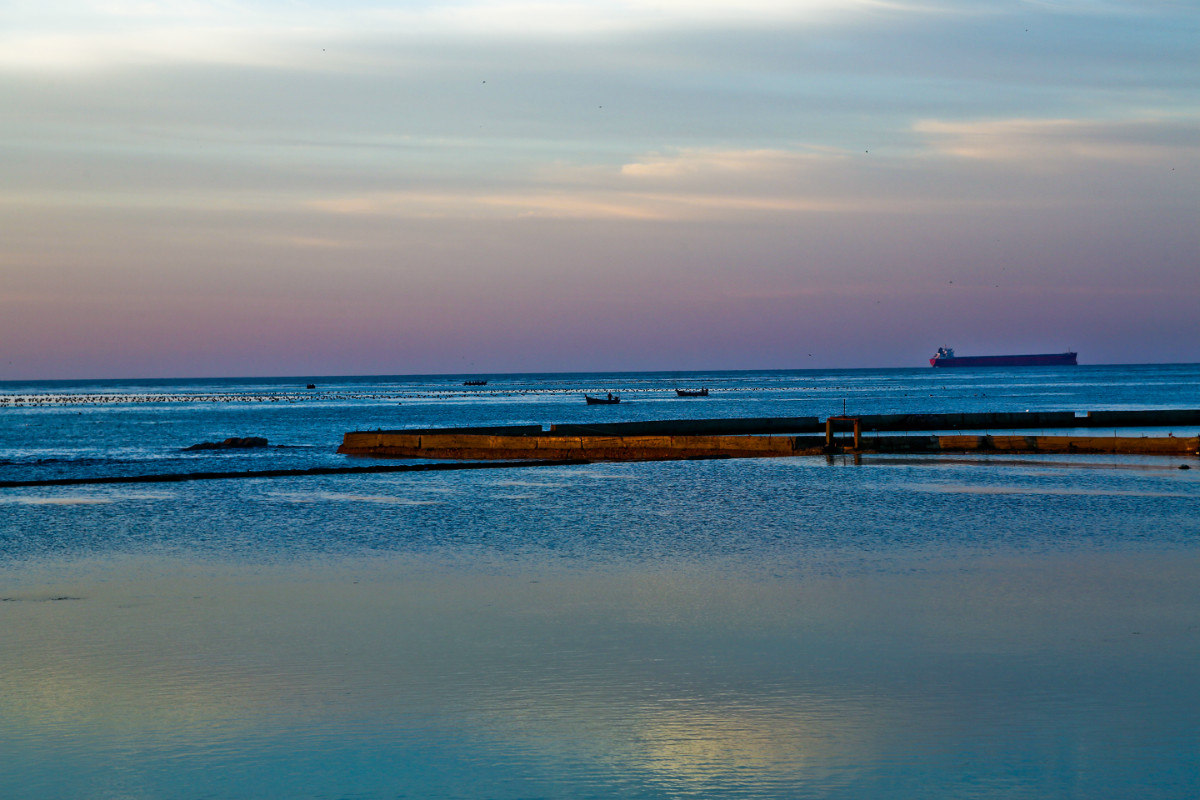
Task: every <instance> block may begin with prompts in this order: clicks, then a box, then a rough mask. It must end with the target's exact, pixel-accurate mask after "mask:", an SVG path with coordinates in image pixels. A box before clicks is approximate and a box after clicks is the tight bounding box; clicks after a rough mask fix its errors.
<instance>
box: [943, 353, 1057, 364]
mask: <svg viewBox="0 0 1200 800" xmlns="http://www.w3.org/2000/svg"><path fill="white" fill-rule="evenodd" d="M1076 355H1077V354H1076V353H1041V354H1037V355H1024V356H954V357H953V358H938V357H934V358H931V359H929V365H930V366H931V367H1070V366H1075V365H1076V364H1077V363H1078V362H1077V361H1076Z"/></svg>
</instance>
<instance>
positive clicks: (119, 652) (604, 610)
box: [0, 554, 1200, 798]
mask: <svg viewBox="0 0 1200 800" xmlns="http://www.w3.org/2000/svg"><path fill="white" fill-rule="evenodd" d="M1196 562H1197V559H1196V558H1195V557H1194V556H1180V555H1179V554H1174V555H1170V556H1165V555H1164V556H1154V555H1152V554H1140V555H1128V554H1125V555H1122V554H1093V555H1083V554H1074V555H1069V556H1067V555H1064V556H1061V557H1057V558H1050V559H1047V558H1046V557H1040V558H1038V559H1029V558H1020V557H1012V558H999V557H994V558H988V559H972V560H968V561H961V562H943V563H940V564H930V563H925V564H917V563H913V564H911V565H909V567H908V568H907V569H905V570H892V571H889V572H886V573H863V574H858V575H843V576H841V577H838V578H832V577H820V576H808V577H800V576H795V575H792V576H789V577H786V578H773V577H770V576H766V575H763V574H741V575H738V574H731V572H730V571H729V570H726V569H722V570H710V569H702V568H699V567H697V566H695V565H690V566H687V565H675V566H670V565H666V564H662V563H659V564H657V565H655V566H654V567H652V568H648V569H641V570H638V569H630V568H628V567H626V568H622V569H615V568H608V569H597V568H573V569H564V568H563V567H562V565H556V564H554V563H549V562H535V561H528V562H524V563H523V564H520V565H517V564H514V563H508V564H505V565H497V564H490V565H489V564H487V563H483V562H479V561H475V562H472V563H470V564H464V563H457V564H450V563H447V562H445V561H442V560H439V559H431V558H425V559H421V558H416V557H411V556H404V557H399V556H397V557H393V558H389V559H372V560H369V561H364V560H357V559H348V558H343V559H332V560H331V559H319V560H307V561H304V562H294V561H293V562H286V563H279V564H275V565H261V564H260V565H258V566H254V567H250V566H245V565H241V566H239V565H231V564H228V563H216V562H212V563H203V562H194V561H181V560H179V559H177V558H140V559H137V560H125V559H116V560H112V561H105V562H98V561H88V562H76V563H67V562H62V563H57V564H51V563H48V562H47V563H43V564H42V565H41V566H40V567H38V568H37V569H36V570H34V571H30V569H29V568H28V566H27V567H26V568H25V569H23V570H19V571H17V570H8V571H5V572H4V573H3V574H2V575H0V578H2V579H3V585H4V586H5V587H8V588H6V589H4V590H3V601H0V625H2V626H3V630H4V633H5V643H4V647H3V649H2V650H0V674H2V675H4V676H5V684H4V685H5V690H4V692H3V693H0V750H3V752H5V753H6V758H5V759H4V760H3V762H2V763H0V788H2V789H4V792H3V794H4V796H12V797H53V796H61V797H66V796H71V797H112V796H131V797H167V798H175V797H179V798H184V797H205V796H232V795H236V796H256V795H264V794H266V795H272V796H280V795H281V794H284V795H290V796H300V797H342V796H364V797H391V796H395V795H397V794H408V795H409V796H419V797H468V796H492V797H503V798H507V797H514V798H515V797H527V796H531V795H534V796H572V797H603V796H625V797H710V796H726V797H764V796H766V797H792V796H797V795H801V796H803V795H810V796H830V795H836V796H852V797H899V796H917V794H919V793H920V790H922V789H923V790H928V788H929V786H930V781H931V776H936V782H937V785H938V786H939V788H940V789H943V790H945V793H946V794H947V795H953V796H959V797H1013V796H1025V797H1034V796H1043V795H1044V794H1045V793H1046V792H1047V790H1051V791H1050V793H1053V792H1054V791H1060V790H1069V791H1068V793H1069V794H1073V795H1076V796H1089V797H1091V796H1115V795H1114V794H1113V791H1112V790H1113V787H1123V786H1125V787H1127V786H1131V785H1134V784H1136V783H1137V782H1138V781H1140V780H1142V779H1144V778H1145V777H1146V767H1145V766H1144V765H1142V764H1141V763H1140V762H1139V761H1137V760H1131V759H1129V758H1127V757H1126V755H1127V753H1128V752H1130V751H1153V752H1155V753H1157V758H1158V759H1159V760H1160V762H1165V763H1167V764H1187V763H1191V764H1193V765H1194V764H1195V759H1196V753H1197V752H1200V751H1198V750H1197V749H1196V747H1195V745H1196V733H1195V732H1196V730H1197V728H1196V727H1195V724H1194V723H1195V716H1194V709H1195V708H1196V707H1197V700H1200V690H1198V688H1197V687H1200V681H1198V680H1197V678H1200V667H1198V666H1197V665H1200V658H1198V656H1200V652H1198V650H1200V631H1198V625H1197V620H1198V619H1200V599H1198V598H1197V595H1196V593H1195V591H1194V589H1193V585H1194V584H1193V580H1192V579H1193V577H1194V575H1195V574H1196V567H1197V566H1198V564H1197V563H1196ZM55 598H61V599H58V600H55ZM1194 776H1195V773H1194V772H1193V773H1188V774H1184V773H1182V772H1181V773H1176V774H1173V775H1172V774H1168V775H1166V777H1163V778H1162V780H1163V781H1164V783H1163V784H1161V785H1163V786H1164V787H1166V788H1168V789H1170V790H1171V791H1183V790H1186V789H1188V788H1194V783H1195V780H1196V779H1195V777H1194ZM1162 796H1171V795H1169V794H1164V795H1162ZM1174 796H1184V794H1177V795H1174Z"/></svg>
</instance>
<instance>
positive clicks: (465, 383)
mask: <svg viewBox="0 0 1200 800" xmlns="http://www.w3.org/2000/svg"><path fill="white" fill-rule="evenodd" d="M463 386H487V381H463Z"/></svg>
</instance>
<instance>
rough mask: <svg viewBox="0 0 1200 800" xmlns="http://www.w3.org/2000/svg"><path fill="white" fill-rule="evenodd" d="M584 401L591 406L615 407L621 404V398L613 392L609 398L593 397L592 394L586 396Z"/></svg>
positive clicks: (609, 394)
mask: <svg viewBox="0 0 1200 800" xmlns="http://www.w3.org/2000/svg"><path fill="white" fill-rule="evenodd" d="M583 399H584V400H586V401H587V404H588V405H589V406H613V405H616V404H617V403H619V402H621V398H620V397H618V396H617V395H615V394H613V393H612V392H609V393H608V397H592V396H591V395H590V394H585V395H584V396H583Z"/></svg>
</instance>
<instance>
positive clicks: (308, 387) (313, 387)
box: [304, 383, 317, 389]
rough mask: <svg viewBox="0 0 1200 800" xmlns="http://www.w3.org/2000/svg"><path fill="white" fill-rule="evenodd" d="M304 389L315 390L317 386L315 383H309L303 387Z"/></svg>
mask: <svg viewBox="0 0 1200 800" xmlns="http://www.w3.org/2000/svg"><path fill="white" fill-rule="evenodd" d="M304 388H305V389H315V388H317V385H316V384H315V383H310V384H309V385H308V386H305V387H304Z"/></svg>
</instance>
